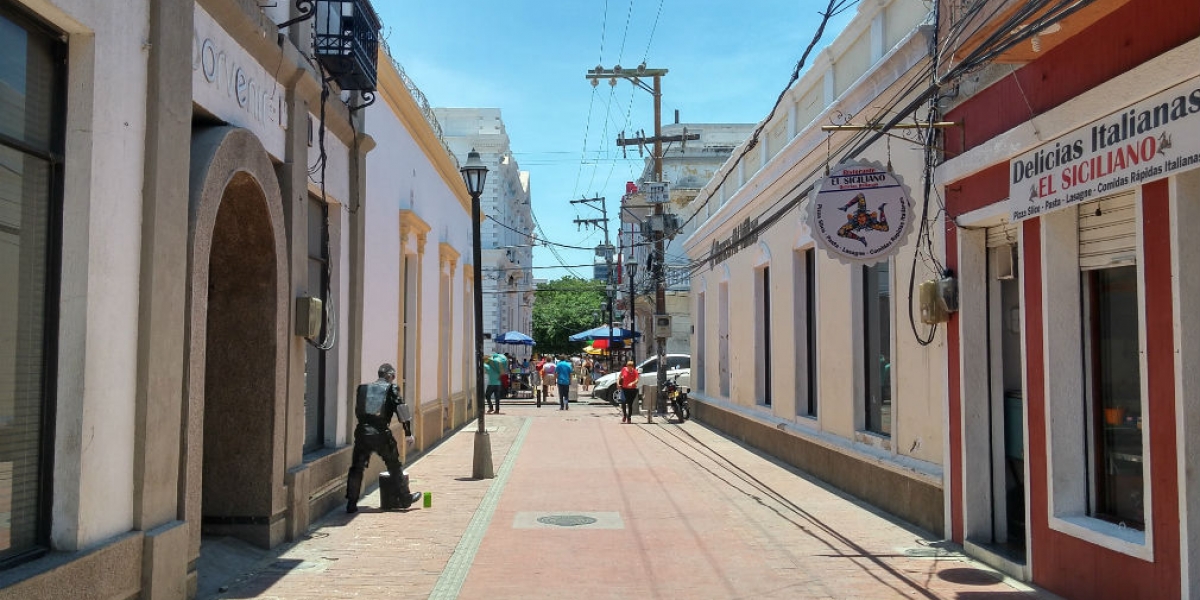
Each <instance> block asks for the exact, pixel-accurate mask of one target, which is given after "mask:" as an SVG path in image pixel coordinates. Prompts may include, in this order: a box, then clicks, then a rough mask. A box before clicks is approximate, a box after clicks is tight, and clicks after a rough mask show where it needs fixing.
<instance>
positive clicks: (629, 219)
mask: <svg viewBox="0 0 1200 600" xmlns="http://www.w3.org/2000/svg"><path fill="white" fill-rule="evenodd" d="M754 127H755V125H754V124H753V123H679V122H678V116H676V122H675V123H671V124H668V125H663V126H662V135H663V136H664V137H666V136H681V137H682V136H690V135H693V134H694V135H697V136H699V137H698V139H694V140H684V141H680V142H671V143H670V144H664V146H663V161H662V169H663V181H665V182H666V183H667V195H668V198H669V200H668V202H667V203H666V206H665V212H667V213H672V214H675V215H677V216H678V220H677V223H678V224H679V225H681V226H682V229H680V231H679V232H677V233H676V235H675V237H674V239H671V240H668V241H667V244H666V248H665V250H664V255H665V257H664V260H663V263H664V264H663V265H662V269H663V281H664V286H665V287H666V290H667V297H666V312H667V314H670V315H672V317H673V319H672V331H673V334H672V336H671V337H669V338H667V345H666V351H667V352H682V353H686V352H689V349H690V347H691V346H690V344H691V342H690V331H691V321H690V314H689V311H690V309H689V307H688V290H689V289H690V286H691V281H690V277H689V273H690V270H689V268H688V263H687V259H686V257H685V256H684V253H683V250H682V243H683V240H685V239H687V237H688V236H689V235H691V233H692V232H693V231H695V229H696V225H698V224H699V222H701V221H702V219H694V220H692V221H690V222H689V220H688V218H689V216H690V215H691V214H693V213H694V212H695V211H696V208H695V207H692V206H691V202H692V200H694V199H695V198H696V196H697V194H699V193H700V190H701V189H702V188H703V187H704V186H705V185H707V184H708V182H709V180H710V179H712V177H713V175H714V174H715V173H716V172H717V171H718V169H720V168H721V165H723V164H725V161H727V160H728V159H729V157H730V156H731V155H732V153H733V150H734V148H736V147H738V146H739V145H740V144H741V143H742V142H744V141H745V140H746V138H748V137H750V134H751V133H752V132H753V131H754ZM654 180H655V173H654V158H653V156H649V157H648V158H647V159H646V166H645V169H644V170H643V171H642V176H641V180H640V181H637V182H631V184H630V185H629V186H628V188H627V190H626V191H627V192H628V193H627V194H626V195H625V196H624V198H622V202H621V205H622V210H621V232H620V245H621V252H622V258H623V261H622V262H623V264H628V263H629V262H635V263H637V264H638V265H639V269H638V272H637V276H636V277H635V282H634V283H635V288H636V294H637V297H638V299H637V303H636V306H635V307H634V308H635V313H636V316H635V319H634V320H631V319H629V318H628V317H627V318H626V322H627V323H635V322H636V325H635V327H634V328H635V329H637V330H639V331H647V332H648V331H649V330H650V316H651V315H652V314H654V312H655V296H654V280H653V275H652V273H651V269H650V268H649V267H650V266H652V265H651V264H650V261H649V260H648V259H649V256H650V254H651V251H652V250H653V249H654V246H653V245H652V244H651V243H650V242H649V238H648V237H646V235H644V234H643V227H645V226H646V224H648V219H647V217H649V216H650V214H651V213H653V212H654V210H653V206H652V205H651V204H649V201H650V198H649V197H648V195H647V191H648V186H647V185H646V182H653V181H654ZM601 266H602V265H601ZM621 281H622V283H621V290H622V293H621V294H620V295H619V298H621V300H620V301H619V302H618V304H619V305H620V306H621V307H623V308H625V309H628V305H629V302H628V298H629V281H628V280H627V279H625V278H624V277H622V278H621ZM647 337H652V335H650V334H647ZM650 346H652V344H647V347H650ZM638 354H639V356H640V355H641V350H640V349H639V351H638Z"/></svg>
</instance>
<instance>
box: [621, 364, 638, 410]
mask: <svg viewBox="0 0 1200 600" xmlns="http://www.w3.org/2000/svg"><path fill="white" fill-rule="evenodd" d="M639 379H641V374H640V373H638V370H637V367H635V366H633V361H632V360H631V361H627V362H626V363H625V368H623V369H621V374H620V375H618V376H617V381H618V383H619V384H620V385H621V422H622V423H632V422H633V401H634V399H636V398H637V393H638V380H639Z"/></svg>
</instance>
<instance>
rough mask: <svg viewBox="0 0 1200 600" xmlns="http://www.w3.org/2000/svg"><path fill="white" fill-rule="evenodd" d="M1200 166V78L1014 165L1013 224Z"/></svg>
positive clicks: (1010, 189)
mask: <svg viewBox="0 0 1200 600" xmlns="http://www.w3.org/2000/svg"><path fill="white" fill-rule="evenodd" d="M1196 167H1200V79H1191V80H1189V81H1186V82H1184V83H1181V84H1179V85H1177V86H1175V87H1173V88H1171V89H1169V90H1166V91H1164V92H1161V93H1159V94H1156V95H1154V96H1151V97H1150V98H1147V99H1145V100H1142V101H1141V102H1138V103H1136V104H1134V105H1132V106H1130V107H1128V108H1126V109H1124V110H1121V111H1120V112H1115V113H1112V114H1110V115H1108V116H1107V117H1104V118H1102V119H1099V120H1096V121H1093V122H1091V123H1089V124H1088V125H1086V126H1084V127H1082V128H1079V129H1076V130H1075V131H1072V132H1071V133H1068V134H1066V135H1064V136H1062V137H1060V138H1058V139H1057V140H1054V141H1052V142H1048V143H1046V144H1043V145H1042V146H1040V147H1038V148H1037V149H1036V150H1033V151H1032V152H1027V153H1025V154H1023V155H1021V156H1018V157H1016V158H1014V159H1012V161H1010V162H1009V177H1008V208H1009V212H1010V213H1011V218H1012V220H1013V221H1020V220H1022V219H1028V218H1030V217H1036V216H1038V215H1041V214H1045V213H1048V212H1051V211H1055V210H1061V209H1063V208H1066V207H1068V206H1071V205H1074V204H1077V203H1079V202H1083V201H1085V200H1094V199H1096V198H1099V197H1101V196H1108V195H1112V194H1115V193H1117V192H1120V191H1122V190H1124V189H1126V188H1129V187H1131V186H1134V185H1138V184H1141V183H1144V182H1148V181H1151V180H1153V179H1158V178H1160V177H1166V176H1167V175H1169V174H1171V173H1172V172H1174V171H1177V170H1179V169H1185V168H1196Z"/></svg>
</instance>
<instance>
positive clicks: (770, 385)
mask: <svg viewBox="0 0 1200 600" xmlns="http://www.w3.org/2000/svg"><path fill="white" fill-rule="evenodd" d="M928 17H929V10H928V7H927V6H926V5H925V4H923V3H921V2H914V1H908V0H895V1H891V2H887V1H882V2H871V3H864V4H862V5H860V7H859V9H858V13H857V15H855V17H854V18H853V19H852V20H851V22H850V23H849V24H848V25H847V27H846V29H845V30H844V31H843V32H842V33H841V34H840V35H839V36H838V38H836V39H835V40H833V41H832V42H831V43H830V44H829V46H828V47H827V48H826V49H825V50H823V51H821V53H820V54H819V55H817V56H816V58H815V60H813V61H812V66H811V67H810V68H809V69H808V71H807V73H806V74H805V75H804V76H803V77H801V78H800V80H799V81H798V82H797V83H796V84H795V85H794V86H793V87H792V88H791V89H790V90H789V91H788V93H787V94H786V95H785V96H784V99H783V101H782V103H781V105H780V106H779V107H778V109H777V110H776V111H775V113H774V116H773V117H771V118H769V119H766V120H764V122H763V123H762V124H761V129H760V131H759V134H758V135H757V136H756V138H754V139H756V140H757V141H756V143H755V144H754V145H753V146H752V148H751V149H750V150H749V151H747V152H743V150H744V149H745V148H744V146H743V147H739V148H738V149H735V150H734V153H733V156H734V157H735V159H734V160H731V161H729V162H727V163H726V164H725V166H723V167H722V168H721V170H720V171H718V173H717V174H716V175H715V176H714V177H713V180H712V181H711V182H710V183H709V184H708V185H707V186H706V187H705V188H704V189H703V190H701V192H700V194H699V196H697V198H696V199H695V200H694V201H693V202H692V204H691V207H692V210H691V212H692V213H694V214H696V215H697V217H696V218H697V220H700V221H701V222H702V224H701V225H699V227H698V228H697V229H696V232H695V233H694V234H692V235H691V236H690V237H689V238H688V239H687V240H686V241H685V243H684V248H685V249H686V251H687V254H688V257H689V258H690V259H691V262H692V265H693V270H692V275H691V315H692V322H693V327H694V333H693V334H692V342H691V345H692V356H693V357H694V358H693V361H692V378H691V381H692V387H693V388H694V394H693V395H694V397H695V398H696V400H697V402H696V403H695V408H694V412H695V414H696V416H697V418H698V419H700V420H702V421H704V422H707V423H710V424H712V425H714V426H716V427H718V428H719V429H722V430H724V431H726V432H728V433H729V434H731V435H734V436H735V437H737V438H738V439H742V440H744V441H746V442H748V443H750V444H752V445H755V446H757V447H759V448H762V449H763V450H765V451H767V452H769V453H771V454H773V455H775V456H778V457H779V458H781V459H783V460H786V461H787V462H789V463H791V464H793V465H795V466H797V467H799V468H801V469H803V470H805V471H807V472H809V473H811V474H813V475H815V476H816V477H819V478H820V479H822V480H824V481H826V482H828V483H830V484H832V485H834V486H836V487H838V488H840V489H842V490H845V491H847V492H849V493H851V494H853V495H855V496H857V497H859V498H861V499H863V500H866V501H868V502H870V503H872V504H875V505H876V506H879V507H881V508H883V509H884V510H887V511H889V512H891V513H893V514H896V515H898V516H900V517H902V518H904V519H906V520H908V521H910V522H912V523H915V524H917V525H920V526H921V527H924V528H926V529H928V530H930V531H932V532H940V531H942V529H943V528H944V520H945V517H944V508H943V502H944V501H943V490H942V465H943V454H944V452H945V450H944V442H943V438H944V429H945V426H944V419H945V417H944V414H945V413H944V404H945V369H946V367H945V349H944V339H943V334H942V332H941V330H940V329H930V327H929V326H927V325H924V324H922V323H921V322H920V320H919V317H918V320H917V322H916V329H915V330H913V331H910V327H909V318H910V307H911V310H916V305H915V302H914V301H913V299H912V295H911V294H910V293H909V291H908V290H909V281H910V280H909V278H910V274H911V276H912V277H914V278H915V281H918V282H920V281H925V280H927V279H930V278H931V277H932V276H934V274H935V271H934V270H933V269H932V268H931V267H930V265H929V263H928V261H926V260H923V259H922V257H925V256H932V255H936V254H940V244H941V241H940V234H939V227H938V225H937V224H936V220H935V219H936V217H935V215H933V214H931V213H925V212H923V211H922V199H921V197H920V185H919V181H920V179H921V176H922V161H923V157H924V154H923V152H922V144H920V140H919V137H917V136H909V137H907V138H905V137H903V136H900V137H894V138H893V137H880V138H878V139H877V140H876V141H874V142H870V140H869V138H868V136H869V135H870V133H871V132H870V130H867V131H866V132H864V131H861V130H860V131H823V130H822V129H821V127H822V125H855V124H858V125H865V124H868V123H870V122H871V121H873V120H886V119H888V118H890V114H889V113H888V112H887V111H888V109H889V108H895V107H896V106H903V105H904V104H907V103H908V102H910V101H912V99H913V98H915V97H916V96H915V94H914V92H913V89H914V88H913V86H912V83H913V81H914V80H917V81H919V80H920V79H919V78H920V77H921V76H922V74H923V73H924V72H925V68H926V67H927V65H928V56H927V53H928V44H929V38H928V36H929V28H928V27H927V26H925V25H926V24H927V19H928ZM851 150H856V154H855V156H853V157H851V158H854V159H856V160H869V161H873V162H875V163H877V164H879V165H888V166H889V167H890V168H891V171H892V172H893V173H894V174H895V175H897V176H899V177H900V178H901V179H903V180H904V181H906V182H909V183H910V187H911V188H912V189H911V191H912V192H913V194H912V195H913V204H912V206H911V207H910V208H911V212H912V216H913V217H915V218H914V219H913V221H914V222H913V223H911V225H912V227H913V233H912V234H910V235H909V236H908V237H907V238H904V241H903V243H902V244H901V245H900V246H899V249H898V251H896V252H895V253H894V254H893V255H891V257H890V258H888V259H886V260H884V261H882V262H878V263H875V264H862V263H853V264H851V263H848V262H846V261H843V260H841V259H839V258H837V257H835V256H833V255H831V254H830V253H828V252H826V251H825V250H824V249H823V248H822V247H821V246H819V245H818V244H816V243H815V241H814V238H815V237H816V235H815V234H814V233H813V232H812V230H811V229H810V227H809V220H808V211H809V210H811V204H812V193H813V188H812V186H813V184H814V183H815V182H817V181H818V180H819V179H820V178H821V177H823V176H824V175H826V173H827V170H826V169H827V167H828V168H830V169H832V168H833V167H834V166H835V165H836V164H837V163H838V162H840V161H841V160H843V159H844V158H846V154H847V153H849V152H851ZM897 208H898V207H897V206H895V205H892V206H889V207H888V216H889V217H892V216H893V215H895V214H896V213H895V212H892V211H895V210H897ZM686 217H687V215H685V218H686ZM922 219H929V220H930V229H929V230H927V233H928V236H929V237H928V238H922V237H921V236H919V235H917V233H916V232H917V227H919V224H920V221H921V220H922ZM895 220H896V219H894V218H893V221H895ZM918 244H924V245H923V246H922V247H920V248H918ZM915 334H919V335H915Z"/></svg>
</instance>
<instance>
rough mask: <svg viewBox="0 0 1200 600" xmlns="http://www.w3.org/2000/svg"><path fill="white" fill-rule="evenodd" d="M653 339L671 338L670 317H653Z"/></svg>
mask: <svg viewBox="0 0 1200 600" xmlns="http://www.w3.org/2000/svg"><path fill="white" fill-rule="evenodd" d="M654 337H656V338H668V337H671V315H654Z"/></svg>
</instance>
